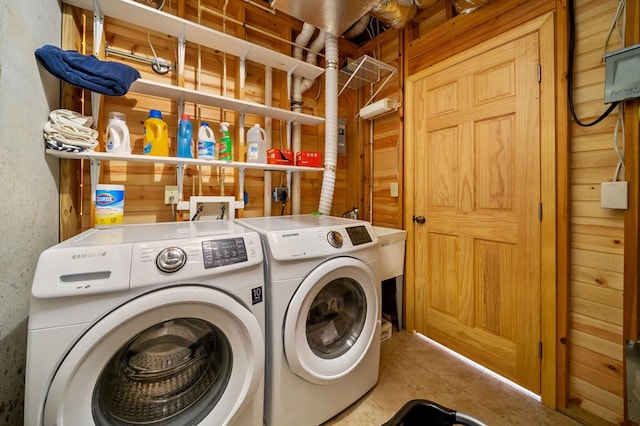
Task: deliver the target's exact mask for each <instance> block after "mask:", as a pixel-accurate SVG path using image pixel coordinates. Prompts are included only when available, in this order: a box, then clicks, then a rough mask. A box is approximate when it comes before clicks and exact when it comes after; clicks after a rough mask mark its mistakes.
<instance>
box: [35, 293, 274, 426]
mask: <svg viewBox="0 0 640 426" xmlns="http://www.w3.org/2000/svg"><path fill="white" fill-rule="evenodd" d="M263 373H264V337H263V335H262V331H261V327H260V324H259V323H258V321H257V319H256V317H255V316H254V315H253V314H252V313H251V312H250V311H249V310H248V309H246V308H245V307H244V306H243V305H241V304H240V303H239V302H238V301H236V300H235V299H233V298H232V297H231V296H229V295H227V294H225V293H222V292H220V291H217V290H215V289H212V288H208V287H201V286H195V285H193V286H180V287H171V288H166V289H162V290H158V291H155V292H152V293H148V294H144V295H142V296H140V297H138V298H136V299H134V300H131V301H128V302H127V303H125V304H124V305H122V306H120V307H118V308H117V309H115V310H113V311H112V312H110V313H109V314H108V315H106V316H105V317H104V318H102V319H101V320H100V321H98V322H96V324H94V325H93V326H92V327H91V328H90V329H88V330H87V332H86V333H85V334H84V335H83V336H82V337H81V338H80V339H79V340H78V341H77V342H76V344H75V345H74V346H73V348H72V349H71V350H70V351H69V353H68V354H67V356H66V357H65V359H64V360H63V362H62V364H61V365H60V367H59V368H58V370H57V372H56V374H55V376H54V378H53V380H52V383H51V386H50V388H49V393H48V395H47V399H46V402H45V407H44V424H96V425H109V426H111V425H125V424H126V425H135V424H144V425H163V426H165V425H167V426H168V425H171V426H173V425H176V426H177V425H186V424H199V423H201V422H204V424H227V423H228V422H230V421H231V420H233V417H234V415H235V414H236V413H237V412H238V411H239V410H241V409H242V408H243V407H244V406H245V405H246V404H247V403H248V402H249V401H250V400H251V399H252V398H254V397H260V395H256V393H257V391H258V390H259V389H260V386H259V385H260V383H261V380H262V377H263ZM92 422H93V423H92Z"/></svg>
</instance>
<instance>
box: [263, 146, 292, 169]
mask: <svg viewBox="0 0 640 426" xmlns="http://www.w3.org/2000/svg"><path fill="white" fill-rule="evenodd" d="M267 163H269V164H280V165H283V166H293V151H290V150H288V149H280V148H271V149H270V150H268V151H267Z"/></svg>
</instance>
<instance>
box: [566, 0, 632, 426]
mask: <svg viewBox="0 0 640 426" xmlns="http://www.w3.org/2000/svg"><path fill="white" fill-rule="evenodd" d="M617 6H618V1H617V0H575V17H576V45H575V46H576V47H575V49H576V51H575V53H576V54H575V62H574V67H575V72H574V104H575V109H576V113H577V115H578V117H579V118H580V119H581V121H583V122H591V121H593V120H594V119H595V118H596V117H598V116H599V115H600V114H601V113H602V112H603V111H604V110H605V105H604V104H603V94H604V63H603V60H602V59H603V58H602V55H603V46H604V42H605V38H606V35H607V32H608V29H609V26H610V25H611V22H612V20H613V17H614V13H615V10H616V8H617ZM618 48H620V44H619V42H618V39H617V37H616V36H615V35H614V36H613V37H612V39H611V43H610V44H609V47H608V48H607V51H613V50H616V49H618ZM616 119H617V111H614V113H612V114H611V115H610V116H609V117H608V118H606V119H605V120H604V121H602V122H601V123H600V124H597V125H595V126H592V127H580V126H578V125H577V124H575V123H572V124H571V142H570V146H571V171H570V173H571V182H572V186H571V212H572V213H571V268H570V274H571V275H570V276H571V279H570V289H571V291H570V298H569V300H570V304H569V305H570V306H569V309H570V322H569V324H570V334H569V342H570V347H569V375H570V377H569V396H570V398H571V403H572V405H573V404H575V405H578V406H579V407H581V408H582V409H584V410H586V411H587V412H590V413H593V414H596V415H597V416H598V417H601V418H603V419H605V420H607V421H610V422H612V423H619V422H621V421H622V419H623V376H624V370H623V363H622V357H623V346H622V342H623V340H622V326H623V261H624V218H623V211H621V210H610V209H602V208H600V183H601V182H606V181H610V180H611V179H612V177H613V173H614V169H615V166H616V163H617V157H616V155H615V153H614V150H613V132H614V126H615V121H616Z"/></svg>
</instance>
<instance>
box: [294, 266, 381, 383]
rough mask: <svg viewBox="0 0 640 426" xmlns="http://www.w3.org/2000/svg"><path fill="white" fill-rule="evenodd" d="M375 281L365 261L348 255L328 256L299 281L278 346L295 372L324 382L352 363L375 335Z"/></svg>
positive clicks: (343, 372)
mask: <svg viewBox="0 0 640 426" xmlns="http://www.w3.org/2000/svg"><path fill="white" fill-rule="evenodd" d="M379 285H380V283H378V282H377V280H376V279H375V276H374V274H373V273H372V272H371V269H370V268H369V267H368V266H367V265H366V264H364V263H363V262H361V261H359V260H356V259H353V258H350V257H339V258H335V259H331V260H328V261H327V262H325V263H323V264H321V265H320V266H318V267H317V268H316V269H314V270H313V271H312V272H311V273H310V274H309V275H308V276H307V277H306V278H305V279H304V280H303V281H302V283H301V284H300V286H299V287H298V289H297V290H296V293H295V294H294V296H293V298H292V299H291V302H290V303H289V308H288V310H287V314H286V316H285V321H284V351H285V355H286V357H287V362H288V363H289V367H290V368H291V370H292V371H293V372H294V373H295V374H297V375H298V376H300V377H302V378H304V379H306V380H308V381H310V382H312V383H317V384H328V383H331V382H334V381H336V380H339V379H341V378H342V377H344V376H345V375H347V374H349V373H350V372H351V371H352V370H353V369H354V368H356V367H357V366H358V364H359V363H360V361H361V360H362V358H363V357H364V356H365V354H366V353H367V351H368V350H369V348H370V346H371V344H372V342H375V341H378V342H379V340H380V338H379V336H378V335H376V330H377V327H376V323H377V321H378V312H379V297H378V293H379V291H378V290H377V287H378V286H379Z"/></svg>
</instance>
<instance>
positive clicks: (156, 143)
mask: <svg viewBox="0 0 640 426" xmlns="http://www.w3.org/2000/svg"><path fill="white" fill-rule="evenodd" d="M143 153H144V154H146V155H157V156H161V157H168V156H169V128H168V127H167V123H165V122H164V120H162V112H160V111H158V110H157V109H152V110H150V111H149V118H147V119H146V120H145V121H144V148H143Z"/></svg>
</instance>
